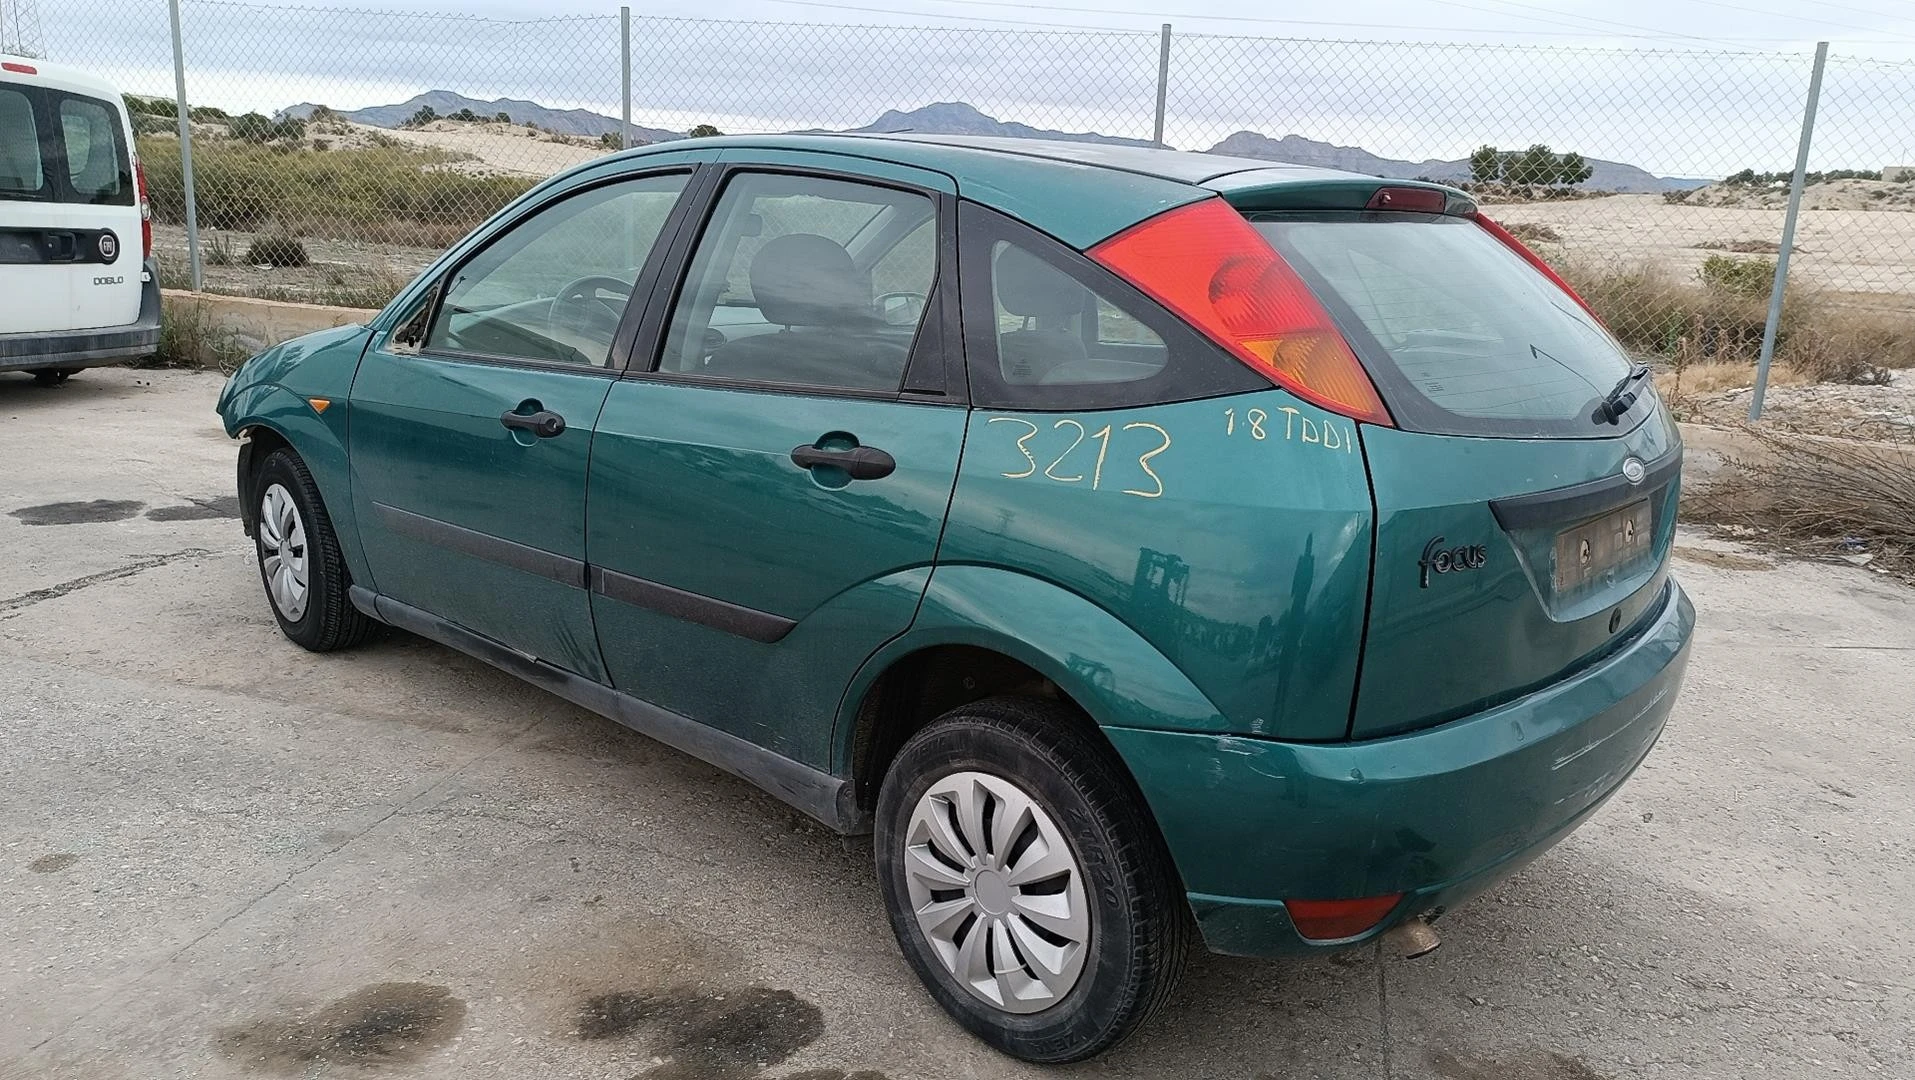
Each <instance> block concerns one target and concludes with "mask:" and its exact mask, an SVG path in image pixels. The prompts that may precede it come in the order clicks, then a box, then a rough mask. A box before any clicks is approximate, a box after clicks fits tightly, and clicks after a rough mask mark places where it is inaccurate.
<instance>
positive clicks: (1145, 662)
mask: <svg viewBox="0 0 1915 1080" xmlns="http://www.w3.org/2000/svg"><path fill="white" fill-rule="evenodd" d="M1093 658H1095V659H1093ZM1000 694H1018V695H1023V696H1032V697H1040V698H1045V699H1048V700H1053V701H1056V702H1058V703H1060V704H1062V705H1064V706H1066V707H1067V709H1068V710H1069V712H1070V713H1071V714H1072V715H1074V716H1076V717H1079V718H1081V720H1082V721H1083V724H1084V726H1085V727H1086V728H1087V729H1096V733H1097V739H1098V741H1099V742H1100V743H1101V744H1103V745H1105V746H1109V747H1110V748H1111V754H1112V758H1113V760H1114V761H1116V762H1117V763H1118V765H1119V766H1120V768H1121V771H1122V772H1123V774H1124V775H1125V776H1126V777H1127V778H1128V779H1130V781H1131V783H1132V784H1133V785H1135V783H1136V779H1135V777H1134V776H1133V775H1132V772H1131V766H1130V763H1129V762H1127V761H1125V760H1124V758H1123V755H1122V754H1121V753H1119V752H1118V750H1117V748H1116V746H1115V744H1113V743H1112V742H1111V741H1110V739H1109V737H1108V736H1107V735H1105V734H1104V732H1103V731H1102V729H1103V728H1106V727H1142V728H1153V729H1170V730H1221V729H1222V726H1223V718H1222V716H1221V714H1220V713H1219V712H1218V710H1217V709H1216V707H1215V706H1214V705H1212V704H1211V703H1210V701H1209V700H1208V699H1207V698H1206V697H1205V696H1204V695H1203V693H1202V692H1201V691H1200V690H1198V689H1197V688H1196V686H1195V685H1193V684H1192V683H1191V682H1190V680H1189V679H1188V678H1186V677H1185V676H1184V675H1183V673H1182V672H1181V671H1179V670H1178V669H1177V668H1176V665H1175V664H1173V663H1172V662H1171V661H1170V660H1169V659H1168V658H1167V657H1165V656H1164V655H1163V654H1162V653H1160V652H1158V651H1157V649H1156V648H1155V647H1154V646H1152V645H1151V644H1150V643H1149V642H1147V641H1145V640H1144V639H1143V638H1142V637H1141V636H1139V635H1138V634H1136V633H1135V632H1134V631H1132V630H1130V628H1129V627H1127V626H1125V625H1124V624H1123V623H1122V622H1121V621H1120V620H1118V619H1117V617H1116V616H1114V615H1112V614H1110V613H1109V612H1107V611H1104V610H1103V609H1102V608H1099V607H1097V606H1096V605H1095V604H1092V603H1091V602H1090V601H1089V600H1087V599H1085V598H1084V597H1082V596H1079V595H1077V594H1076V593H1073V592H1070V591H1069V590H1066V589H1063V588H1061V587H1059V586H1056V585H1053V584H1051V583H1049V582H1045V581H1043V580H1041V579H1038V578H1035V577H1033V576H1031V575H1028V574H1023V573H1020V572H1016V571H1011V570H1004V569H1001V568H994V567H981V566H956V567H951V566H940V567H938V568H937V569H936V570H935V571H934V572H933V573H932V577H931V582H930V585H929V586H928V588H927V589H926V591H925V597H924V603H923V605H922V606H921V608H920V610H919V613H918V617H917V619H916V620H915V621H914V622H913V624H912V626H911V629H910V630H908V631H906V632H905V633H904V634H903V635H901V636H899V637H898V638H895V639H893V640H892V641H891V642H889V643H887V645H886V646H885V647H884V648H882V649H880V650H878V652H877V653H875V654H874V655H873V656H871V657H870V658H869V659H867V660H866V662H865V664H864V665H863V666H862V667H861V668H860V669H859V671H858V674H857V675H856V676H855V677H854V679H853V681H852V684H851V686H850V687H849V688H848V689H847V692H846V694H845V697H844V701H843V704H842V706H841V708H840V713H839V717H838V723H837V726H836V735H835V740H836V744H837V745H836V748H835V751H836V755H837V764H838V769H837V771H838V773H839V775H841V776H849V777H850V782H851V788H852V795H853V797H854V798H855V799H856V803H857V806H858V807H859V808H860V809H861V810H863V811H866V812H869V811H870V810H871V809H872V808H873V807H875V806H876V803H877V791H878V787H879V785H880V784H881V783H882V780H883V776H884V773H885V770H886V769H887V768H888V767H889V765H890V762H891V760H892V758H893V757H895V755H896V753H897V750H898V748H899V747H901V746H902V745H903V744H904V742H905V740H906V739H908V738H909V737H910V736H911V734H912V733H913V732H915V731H917V730H919V729H920V728H922V727H923V726H924V725H925V724H927V723H929V722H930V721H931V720H933V719H935V718H936V717H937V716H939V715H942V714H943V713H945V712H947V711H949V710H950V709H953V708H956V707H958V706H960V705H965V704H969V703H971V702H973V701H978V700H982V699H984V698H987V697H993V696H997V695H1000ZM1137 797H1138V798H1139V799H1140V800H1141V799H1142V798H1143V796H1142V792H1141V788H1139V789H1138V791H1137Z"/></svg>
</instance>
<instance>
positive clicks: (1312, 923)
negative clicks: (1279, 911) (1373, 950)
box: [1283, 893, 1403, 941]
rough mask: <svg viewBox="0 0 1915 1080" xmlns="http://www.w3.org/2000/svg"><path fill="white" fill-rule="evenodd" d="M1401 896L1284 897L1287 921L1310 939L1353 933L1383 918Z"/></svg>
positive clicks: (1397, 894)
mask: <svg viewBox="0 0 1915 1080" xmlns="http://www.w3.org/2000/svg"><path fill="white" fill-rule="evenodd" d="M1401 899H1403V894H1402V893H1391V894H1390V895H1388V896H1365V897H1363V898H1361V899H1357V900H1285V901H1284V902H1283V906H1284V907H1285V908H1288V909H1289V911H1290V922H1291V923H1292V924H1293V925H1295V926H1296V928H1297V933H1299V934H1301V935H1303V936H1304V937H1306V938H1309V939H1310V940H1311V941H1336V940H1338V939H1340V938H1347V937H1355V936H1357V935H1358V934H1361V933H1362V932H1363V931H1365V930H1368V929H1369V928H1371V927H1372V926H1375V925H1376V924H1377V923H1379V922H1382V921H1383V916H1385V915H1388V914H1389V913H1390V912H1391V911H1392V910H1393V909H1395V907H1396V902H1397V901H1398V900H1401Z"/></svg>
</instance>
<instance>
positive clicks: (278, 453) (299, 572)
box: [252, 448, 372, 652]
mask: <svg viewBox="0 0 1915 1080" xmlns="http://www.w3.org/2000/svg"><path fill="white" fill-rule="evenodd" d="M252 497H253V498H254V499H257V500H258V504H259V524H258V526H257V527H256V528H255V529H254V530H253V531H254V550H255V552H256V553H257V554H258V557H259V578H260V581H261V582H262V583H263V584H264V585H265V586H266V600H267V602H268V603H270V604H271V605H272V608H273V618H275V619H277V620H278V622H279V629H280V631H281V632H282V633H284V634H285V635H286V636H287V637H288V638H290V639H292V641H293V643H294V644H297V645H300V646H302V647H304V648H307V649H311V650H312V651H313V652H331V651H333V650H335V649H345V648H351V647H352V646H354V645H357V644H359V643H360V642H362V641H364V640H365V639H366V635H367V633H369V632H370V631H371V629H372V620H371V619H368V618H367V617H366V616H365V614H364V613H363V612H361V611H360V610H359V609H358V608H356V607H353V606H352V601H351V600H350V599H348V598H347V589H348V588H349V587H350V586H351V585H352V578H351V576H350V575H349V574H348V573H347V571H346V561H345V557H344V556H343V555H342V554H341V553H340V550H339V537H338V536H337V535H335V534H334V532H333V528H332V518H331V517H329V516H328V515H327V514H326V505H325V503H324V502H322V501H321V500H320V498H319V488H318V486H317V485H315V484H314V483H313V478H312V474H311V473H310V472H308V471H307V469H306V463H305V462H303V461H301V460H299V455H297V454H295V453H293V452H292V451H291V450H289V449H284V448H281V449H278V450H275V451H273V452H272V453H271V454H269V455H267V457H266V460H265V461H263V462H261V463H260V466H259V471H258V472H257V473H255V474H254V479H253V492H252Z"/></svg>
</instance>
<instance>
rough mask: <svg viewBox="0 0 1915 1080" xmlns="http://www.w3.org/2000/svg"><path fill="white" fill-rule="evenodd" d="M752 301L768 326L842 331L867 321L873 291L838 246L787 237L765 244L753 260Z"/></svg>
mask: <svg viewBox="0 0 1915 1080" xmlns="http://www.w3.org/2000/svg"><path fill="white" fill-rule="evenodd" d="M751 295H752V297H753V299H755V300H756V301H757V303H758V310H759V312H760V313H762V314H763V315H764V317H765V321H766V322H768V323H774V324H776V325H778V326H843V325H847V324H853V323H858V322H863V321H869V320H870V319H871V317H872V316H871V288H870V286H869V285H867V284H865V282H864V279H863V277H862V276H861V275H859V273H858V268H857V267H856V266H854V265H852V262H851V255H850V253H849V252H847V251H845V249H844V248H842V247H840V246H839V245H838V244H837V243H836V242H834V241H832V240H830V239H829V238H827V237H823V236H818V235H817V234H815V233H791V234H790V235H788V236H780V237H776V238H774V239H771V240H767V241H766V242H765V246H763V247H761V248H759V249H758V254H757V255H756V256H755V257H754V258H753V259H752V260H751Z"/></svg>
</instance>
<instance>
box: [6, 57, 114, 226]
mask: <svg viewBox="0 0 1915 1080" xmlns="http://www.w3.org/2000/svg"><path fill="white" fill-rule="evenodd" d="M134 196H135V193H134V190H133V157H132V154H131V153H130V152H129V151H128V148H127V145H126V129H125V127H124V126H123V125H122V123H121V119H120V107H119V106H118V105H117V104H113V103H109V102H106V101H102V100H100V99H98V98H91V97H86V96H84V95H81V94H69V93H66V92H64V91H60V90H47V89H43V88H41V87H37V86H20V85H17V84H11V83H10V84H7V85H4V86H0V199H34V200H38V201H42V202H56V203H81V204H84V205H88V206H132V205H133V204H134V201H135V199H134Z"/></svg>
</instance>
